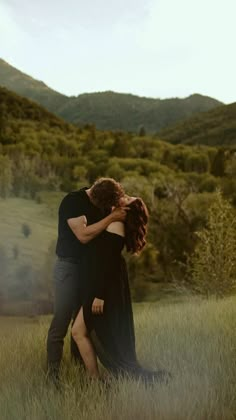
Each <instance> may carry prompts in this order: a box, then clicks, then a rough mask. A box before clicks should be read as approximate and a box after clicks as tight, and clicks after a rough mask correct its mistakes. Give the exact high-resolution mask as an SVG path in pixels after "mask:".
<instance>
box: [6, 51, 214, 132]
mask: <svg viewBox="0 0 236 420" xmlns="http://www.w3.org/2000/svg"><path fill="white" fill-rule="evenodd" d="M0 86H4V87H6V88H7V89H9V90H11V91H13V92H16V93H18V94H19V95H21V96H24V97H27V98H29V99H31V100H33V101H35V102H37V103H39V104H41V105H42V106H43V107H45V108H47V109H48V110H49V111H51V112H53V113H54V114H56V115H58V116H60V117H62V118H63V119H65V120H66V121H68V122H70V123H73V124H76V125H79V126H82V125H85V124H94V125H96V127H97V128H98V129H102V130H122V131H132V132H139V131H140V129H141V128H142V127H143V128H144V130H145V132H146V133H158V132H159V131H161V130H163V129H165V128H167V127H170V126H172V125H173V124H175V123H177V122H179V121H182V120H186V119H187V118H189V117H191V116H193V115H194V114H196V113H199V112H206V111H209V110H211V109H214V108H216V107H219V106H220V105H222V103H221V102H220V101H217V100H216V99H213V98H210V97H207V96H203V95H200V94H194V95H191V96H189V97H187V98H184V99H180V98H170V99H154V98H146V97H139V96H135V95H132V94H124V93H116V92H112V91H107V92H96V93H84V94H81V95H79V96H77V97H75V96H73V97H68V96H66V95H63V94H61V93H59V92H56V91H55V90H53V89H51V88H49V87H48V86H47V85H46V84H45V83H44V82H42V81H38V80H35V79H34V78H32V77H30V76H28V75H26V74H25V73H23V72H21V71H20V70H18V69H16V68H14V67H13V66H11V65H10V64H8V63H7V62H6V61H4V60H2V59H0Z"/></svg>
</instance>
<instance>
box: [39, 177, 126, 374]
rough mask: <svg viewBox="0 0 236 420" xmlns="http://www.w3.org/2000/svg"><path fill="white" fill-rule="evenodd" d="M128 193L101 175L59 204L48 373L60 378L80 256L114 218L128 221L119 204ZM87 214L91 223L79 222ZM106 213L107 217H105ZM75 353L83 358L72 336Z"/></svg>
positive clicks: (76, 284)
mask: <svg viewBox="0 0 236 420" xmlns="http://www.w3.org/2000/svg"><path fill="white" fill-rule="evenodd" d="M123 196H124V191H123V189H122V187H121V185H120V184H119V183H118V182H116V181H115V180H114V179H111V178H100V179H99V180H97V181H96V182H95V183H94V184H93V185H92V187H91V188H82V189H81V190H79V191H75V192H71V193H69V194H67V195H66V196H65V197H64V199H63V200H62V202H61V204H60V207H59V222H58V240H57V247H56V254H57V256H58V259H57V261H56V264H55V268H54V281H55V307H54V317H53V320H52V323H51V326H50V328H49V332H48V339H47V363H48V375H49V377H50V378H51V379H53V380H54V381H57V380H58V379H59V368H60V362H61V359H62V353H63V344H64V337H65V336H66V333H67V330H68V327H69V324H70V322H71V319H72V316H73V310H74V307H75V306H77V307H78V301H79V288H80V281H79V271H80V270H79V269H80V258H81V256H82V254H83V247H84V246H86V245H85V244H86V243H88V242H89V241H91V240H92V239H94V238H95V237H96V236H97V235H99V234H100V233H101V232H102V231H103V230H105V229H106V228H107V226H108V225H109V224H110V223H111V222H113V221H124V220H125V217H126V210H127V209H126V208H125V207H118V208H116V209H115V210H113V211H112V212H111V209H112V207H113V206H116V207H117V206H119V200H120V198H121V197H123ZM82 215H85V216H86V219H87V224H84V225H81V223H80V222H79V221H80V220H81V219H80V217H81V216H82ZM104 216H105V217H104ZM71 353H72V356H73V357H74V358H75V359H77V360H81V356H80V354H79V351H78V348H77V345H76V343H75V342H74V341H73V339H71Z"/></svg>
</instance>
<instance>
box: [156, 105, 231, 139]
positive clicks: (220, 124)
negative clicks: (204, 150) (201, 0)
mask: <svg viewBox="0 0 236 420" xmlns="http://www.w3.org/2000/svg"><path fill="white" fill-rule="evenodd" d="M199 111H200V110H199ZM159 136H160V137H161V138H162V139H164V140H166V141H169V142H171V143H173V144H177V143H182V144H206V145H209V146H226V145H227V146H233V145H235V144H236V103H233V104H230V105H224V106H219V107H217V108H216V109H212V110H209V111H208V112H204V113H199V114H198V115H196V116H193V117H191V118H189V119H187V120H186V121H183V122H180V123H177V124H176V125H174V126H173V127H170V128H166V129H164V130H162V131H161V132H160V133H159Z"/></svg>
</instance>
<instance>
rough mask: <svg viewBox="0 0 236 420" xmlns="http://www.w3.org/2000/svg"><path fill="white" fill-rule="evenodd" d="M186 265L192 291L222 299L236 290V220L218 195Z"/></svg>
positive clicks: (231, 209)
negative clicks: (191, 283) (187, 265)
mask: <svg viewBox="0 0 236 420" xmlns="http://www.w3.org/2000/svg"><path fill="white" fill-rule="evenodd" d="M197 236H198V238H199V242H198V244H197V246H196V248H195V251H194V253H193V255H192V258H191V259H190V261H189V271H190V273H191V277H192V282H193V287H194V289H195V290H197V291H198V292H200V293H203V294H205V295H207V296H209V295H215V296H217V297H223V296H225V295H227V294H229V293H231V292H233V291H234V289H235V286H236V217H235V212H234V210H233V208H232V207H231V205H230V204H229V202H228V201H226V200H225V199H223V197H222V194H221V192H220V191H217V192H216V199H215V202H214V203H213V204H212V205H211V207H210V209H209V212H208V220H207V226H206V228H204V229H203V230H201V231H200V232H197Z"/></svg>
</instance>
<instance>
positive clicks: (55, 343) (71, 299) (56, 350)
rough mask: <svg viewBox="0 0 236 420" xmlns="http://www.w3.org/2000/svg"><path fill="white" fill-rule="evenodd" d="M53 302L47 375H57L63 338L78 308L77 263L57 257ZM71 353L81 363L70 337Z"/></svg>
mask: <svg viewBox="0 0 236 420" xmlns="http://www.w3.org/2000/svg"><path fill="white" fill-rule="evenodd" d="M54 282H55V304H54V316H53V319H52V323H51V326H50V328H49V331H48V339H47V365H48V373H49V375H54V376H56V377H58V374H59V368H60V362H61V359H62V353H63V344H64V338H65V336H66V333H67V330H68V327H69V325H70V322H71V320H72V317H73V315H74V314H75V310H76V308H77V309H78V308H79V306H80V304H79V299H80V287H79V263H75V262H72V260H70V259H58V260H57V261H56V263H55V267H54ZM71 355H72V357H73V358H74V359H75V360H76V361H78V362H80V363H82V359H81V356H80V353H79V350H78V347H77V345H76V343H75V341H74V340H73V337H71Z"/></svg>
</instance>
